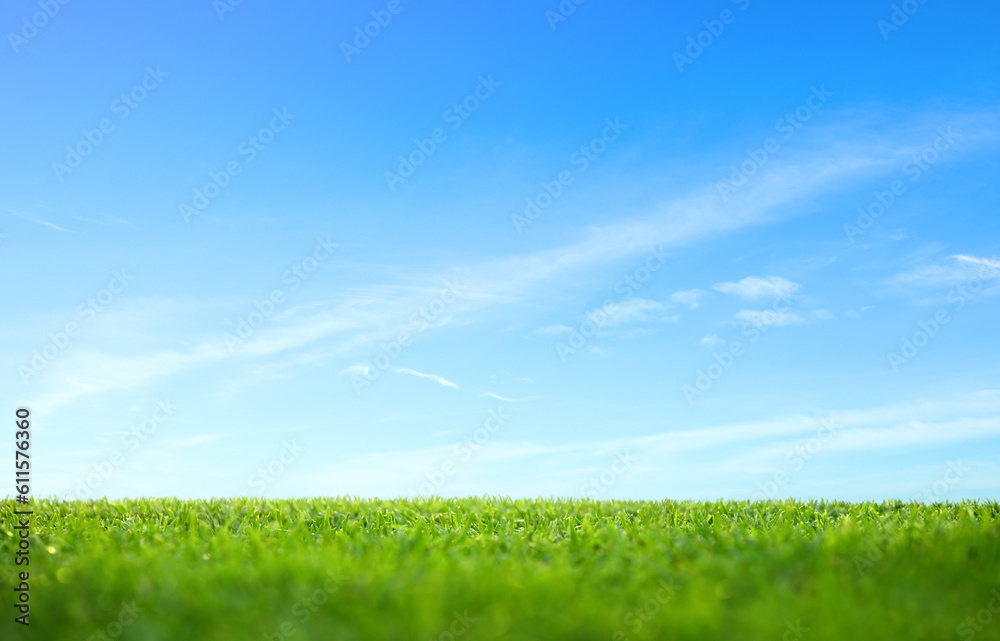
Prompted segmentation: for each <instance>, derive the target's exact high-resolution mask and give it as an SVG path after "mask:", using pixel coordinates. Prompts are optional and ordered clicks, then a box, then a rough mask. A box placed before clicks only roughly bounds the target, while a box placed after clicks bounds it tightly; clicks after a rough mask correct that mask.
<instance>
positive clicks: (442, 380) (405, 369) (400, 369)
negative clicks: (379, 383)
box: [393, 367, 458, 389]
mask: <svg viewBox="0 0 1000 641" xmlns="http://www.w3.org/2000/svg"><path fill="white" fill-rule="evenodd" d="M393 369H394V370H396V372H397V373H399V374H409V375H410V376H419V377H420V378H429V379H431V380H432V381H436V382H438V383H440V384H441V385H444V386H445V387H454V388H455V389H458V385H456V384H454V383H452V382H451V381H449V380H448V379H446V378H444V377H441V376H438V375H437V374H424V373H423V372H418V371H417V370H415V369H410V368H408V367H394V368H393Z"/></svg>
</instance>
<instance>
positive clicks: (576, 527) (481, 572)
mask: <svg viewBox="0 0 1000 641" xmlns="http://www.w3.org/2000/svg"><path fill="white" fill-rule="evenodd" d="M12 508H13V504H12V503H11V502H9V501H5V502H3V503H2V505H0V516H2V522H3V525H2V526H0V559H2V561H0V567H2V568H3V570H4V571H3V576H4V581H5V587H4V589H3V595H4V596H3V599H4V601H5V603H4V604H3V606H4V607H3V610H2V611H3V612H4V613H5V614H4V619H5V620H4V621H2V622H0V639H4V640H7V639H37V640H44V641H57V640H58V641H70V640H73V639H80V640H81V641H85V640H87V639H105V638H107V639H126V640H128V639H165V640H171V641H194V640H198V639H227V640H229V639H234V640H235V639H239V640H244V639H246V640H260V639H294V640H296V641H306V640H309V639H316V640H330V639H357V640H365V641H370V640H376V639H412V640H419V641H424V640H436V639H440V640H442V641H445V640H448V641H454V640H458V639H460V640H462V641H472V640H474V639H600V640H602V641H612V640H619V641H624V640H630V639H726V640H732V639H771V640H774V641H782V640H783V641H793V640H795V639H806V640H819V639H848V640H851V641H857V640H860V639H889V640H914V639H935V640H940V639H973V638H975V639H983V640H986V639H1000V620H992V619H993V618H994V617H996V618H997V619H1000V608H998V613H991V612H990V603H991V600H992V603H993V605H994V606H997V604H1000V600H997V599H996V596H998V595H1000V590H998V588H1000V518H998V517H1000V505H998V504H997V503H996V502H988V503H983V502H980V503H958V504H939V505H930V506H928V505H923V504H918V503H902V502H891V503H881V504H878V503H837V502H810V503H802V502H793V501H788V502H767V503H754V504H750V503H746V502H742V503H741V502H718V503H697V502H673V501H662V502H641V501H635V502H633V501H607V502H590V501H545V500H506V499H465V500H427V501H405V500H397V501H378V500H352V499H312V500H290V501H266V500H256V499H235V500H214V501H179V500H164V501H156V500H134V501H133V500H129V501H117V502H106V501H100V502H59V501H39V502H36V503H35V504H34V509H35V510H36V516H35V517H34V521H33V523H32V527H33V533H32V536H31V544H32V548H31V566H30V572H31V580H30V585H31V593H30V594H31V627H30V628H28V629H25V628H23V626H20V625H16V624H14V623H13V617H14V616H15V614H16V613H15V612H14V609H13V608H12V607H11V605H12V604H13V602H14V599H15V597H14V595H15V592H14V591H13V586H14V585H15V584H16V583H15V582H14V581H13V579H14V570H15V568H14V565H13V559H14V555H15V550H16V549H17V545H18V539H17V535H16V533H15V532H14V528H13V526H12V521H11V510H12ZM18 569H23V568H18ZM983 612H986V613H987V615H988V617H987V616H986V615H983V614H982V613H983ZM977 615H978V616H979V621H978V622H977V621H976V617H977ZM968 617H972V619H971V621H972V623H971V624H970V623H968V622H966V619H967V618H968ZM986 618H989V619H990V621H989V622H988V623H982V621H984V620H985V619H986ZM977 628H978V629H977ZM102 635H105V636H102ZM970 635H971V636H970Z"/></svg>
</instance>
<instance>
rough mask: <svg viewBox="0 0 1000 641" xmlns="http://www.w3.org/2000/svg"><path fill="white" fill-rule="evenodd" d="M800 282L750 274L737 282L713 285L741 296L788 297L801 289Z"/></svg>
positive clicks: (747, 297) (750, 297) (724, 291)
mask: <svg viewBox="0 0 1000 641" xmlns="http://www.w3.org/2000/svg"><path fill="white" fill-rule="evenodd" d="M799 287H800V286H799V284H798V283H793V282H792V281H790V280H786V279H784V278H781V277H780V276H769V277H767V278H760V277H757V276H748V277H747V278H744V279H743V280H741V281H739V282H737V283H716V284H715V285H713V286H712V289H714V290H715V291H717V292H722V293H723V294H734V295H736V296H739V297H740V298H745V299H750V300H756V299H760V298H788V297H789V296H791V295H792V294H794V293H795V292H797V291H798V290H799Z"/></svg>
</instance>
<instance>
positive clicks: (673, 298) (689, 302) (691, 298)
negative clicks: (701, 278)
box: [670, 289, 705, 309]
mask: <svg viewBox="0 0 1000 641" xmlns="http://www.w3.org/2000/svg"><path fill="white" fill-rule="evenodd" d="M703 296H705V292H703V291H702V290H700V289H684V290H681V291H679V292H674V293H673V294H671V295H670V302H672V303H677V304H678V305H684V306H685V307H689V308H690V309H698V305H699V304H700V302H701V299H702V297H703Z"/></svg>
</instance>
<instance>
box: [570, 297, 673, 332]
mask: <svg viewBox="0 0 1000 641" xmlns="http://www.w3.org/2000/svg"><path fill="white" fill-rule="evenodd" d="M663 310H664V306H663V304H662V303H658V302H656V301H655V300H649V299H646V298H629V299H627V300H625V301H622V302H620V303H612V304H610V305H605V306H604V307H598V308H596V309H593V310H591V311H590V312H589V313H588V316H589V317H590V318H594V319H601V322H600V323H599V324H600V325H602V326H605V325H622V324H625V323H632V322H640V321H648V320H650V319H652V318H654V317H655V318H658V319H662V318H664V316H663V315H662V314H659V313H657V312H661V311H663ZM595 322H597V321H596V320H595Z"/></svg>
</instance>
